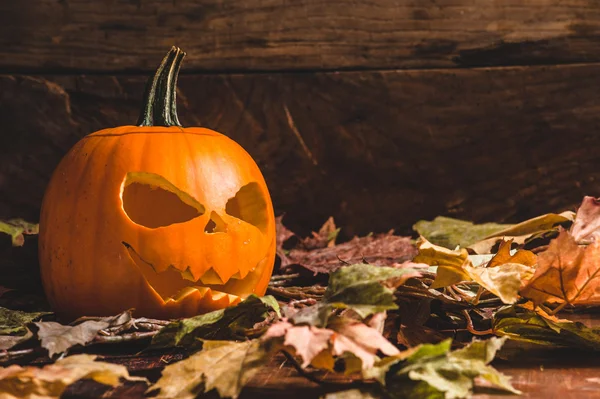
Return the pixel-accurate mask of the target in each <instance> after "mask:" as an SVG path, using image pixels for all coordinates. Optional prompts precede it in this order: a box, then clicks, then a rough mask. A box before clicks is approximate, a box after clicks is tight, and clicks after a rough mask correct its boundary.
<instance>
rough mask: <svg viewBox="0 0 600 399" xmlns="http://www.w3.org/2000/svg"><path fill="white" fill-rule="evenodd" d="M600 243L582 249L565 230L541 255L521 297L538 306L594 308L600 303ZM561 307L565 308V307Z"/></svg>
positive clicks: (522, 290)
mask: <svg viewBox="0 0 600 399" xmlns="http://www.w3.org/2000/svg"><path fill="white" fill-rule="evenodd" d="M599 259H600V242H594V243H592V244H591V245H589V246H587V247H586V248H583V247H580V246H579V245H578V244H577V242H576V241H575V238H574V237H573V236H572V235H571V234H570V233H569V232H567V231H566V230H561V232H560V234H559V235H558V237H557V238H556V239H554V240H552V241H551V242H550V245H549V246H548V249H547V250H546V251H544V252H542V253H541V254H539V255H538V266H537V269H536V271H535V274H534V275H533V277H532V278H531V279H530V280H529V281H528V282H527V283H526V284H525V285H524V287H523V288H522V289H521V291H520V292H521V295H522V296H524V297H526V298H529V299H531V300H532V301H533V302H534V303H535V304H536V305H539V304H542V303H544V302H554V303H562V304H564V305H566V304H570V305H573V304H591V303H595V302H598V301H600V279H599V277H600V268H599V267H598V266H597V263H598V260H599ZM564 305H562V306H564Z"/></svg>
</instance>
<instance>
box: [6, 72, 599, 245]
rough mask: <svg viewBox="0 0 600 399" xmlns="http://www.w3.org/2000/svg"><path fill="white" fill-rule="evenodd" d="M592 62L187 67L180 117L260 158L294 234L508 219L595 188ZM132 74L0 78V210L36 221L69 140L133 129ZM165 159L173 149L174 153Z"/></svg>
mask: <svg viewBox="0 0 600 399" xmlns="http://www.w3.org/2000/svg"><path fill="white" fill-rule="evenodd" d="M599 75H600V66H599V65H587V66H584V65H579V66H553V67H510V68H499V69H476V70H436V71H390V72H344V73H318V74H303V73H298V74H271V75H267V74H252V75H190V76H183V77H182V78H181V79H180V82H179V89H180V90H179V96H178V100H179V109H180V117H181V120H182V122H183V124H184V125H187V126H199V125H201V126H205V127H209V128H212V129H215V130H217V131H220V132H222V133H224V134H227V135H229V136H230V137H232V138H233V139H235V140H236V141H238V142H239V143H240V144H241V145H242V146H243V147H244V148H246V149H247V150H248V151H249V152H250V154H251V155H252V156H253V157H254V158H255V159H256V161H257V162H258V164H259V166H260V167H261V169H262V171H263V173H264V175H265V177H266V179H267V182H268V184H269V187H270V191H271V193H272V197H273V200H274V204H275V207H276V210H277V212H278V213H282V212H286V213H287V216H286V222H287V223H288V224H290V225H291V226H292V227H293V228H296V229H299V230H300V232H306V231H307V230H309V229H316V228H318V226H319V225H320V224H321V223H322V222H323V221H324V220H325V219H326V218H327V217H328V216H330V215H333V216H334V217H335V218H336V221H337V222H338V224H339V225H340V226H342V227H343V232H345V233H346V234H354V233H368V232H371V231H374V232H381V231H386V230H388V229H390V228H396V229H398V231H400V232H405V233H406V232H410V228H411V226H412V224H413V223H414V222H416V221H417V220H418V219H421V218H433V217H435V216H436V215H441V214H446V215H451V216H455V217H461V218H466V219H471V220H475V221H497V222H502V221H518V220H522V219H524V218H527V217H531V216H535V215H538V214H541V213H544V212H548V211H562V210H565V209H574V208H575V206H576V205H577V204H578V203H579V202H580V201H581V198H582V196H583V195H584V194H587V195H594V196H599V194H600V160H599V158H600V155H599V154H600V135H599V134H598V129H599V126H600V103H598V100H597V97H598V93H599V92H600V80H599V79H598V76H599ZM144 83H145V81H144V79H142V78H141V77H136V76H54V77H45V78H40V77H30V76H6V75H4V76H0V120H2V121H3V129H2V133H1V134H0V218H2V217H17V216H19V217H25V218H28V219H31V220H37V217H38V212H39V206H40V202H41V198H42V194H43V191H44V189H45V186H46V183H47V181H48V179H49V177H50V173H51V171H52V170H53V168H54V167H55V166H56V164H57V163H58V161H59V159H60V158H61V157H62V156H63V155H64V153H66V151H67V150H68V149H69V148H70V146H72V145H73V144H74V143H75V142H76V141H77V139H78V138H79V137H82V136H83V135H85V134H87V133H90V132H92V131H95V130H98V129H101V128H105V127H111V126H117V125H121V124H132V123H135V121H136V119H137V112H138V109H139V106H140V99H141V93H142V91H143V88H144ZM174 161H175V160H174Z"/></svg>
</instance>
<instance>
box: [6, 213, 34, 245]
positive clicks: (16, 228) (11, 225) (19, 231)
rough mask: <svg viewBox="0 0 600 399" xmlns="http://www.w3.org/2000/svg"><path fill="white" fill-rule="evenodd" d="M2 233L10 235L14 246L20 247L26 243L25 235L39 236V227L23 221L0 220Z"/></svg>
mask: <svg viewBox="0 0 600 399" xmlns="http://www.w3.org/2000/svg"><path fill="white" fill-rule="evenodd" d="M0 232H1V233H6V234H8V235H10V237H11V239H12V245H13V246H15V247H20V246H22V245H23V244H24V243H25V237H24V234H38V232H39V225H37V224H35V223H29V222H26V221H24V220H23V219H11V220H0Z"/></svg>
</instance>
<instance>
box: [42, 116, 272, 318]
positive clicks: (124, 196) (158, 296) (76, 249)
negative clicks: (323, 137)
mask: <svg viewBox="0 0 600 399" xmlns="http://www.w3.org/2000/svg"><path fill="white" fill-rule="evenodd" d="M39 243H40V246H39V258H40V267H41V275H42V282H43V285H44V289H45V291H46V295H47V297H48V299H49V301H50V304H51V305H52V307H53V308H54V309H55V311H56V312H57V313H58V314H59V315H60V316H61V317H64V318H75V317H79V316H83V315H98V316H102V315H112V314H116V313H118V312H121V311H123V310H125V309H128V308H135V309H136V311H135V313H136V315H143V316H147V317H160V318H176V317H189V316H193V315H196V314H200V313H204V312H208V311H212V310H215V309H219V308H223V307H227V306H230V305H233V304H235V303H238V302H239V301H240V300H242V299H243V298H245V297H247V296H248V295H250V294H256V295H259V296H262V295H264V293H265V291H266V288H267V285H268V282H269V280H270V277H271V273H272V269H273V265H274V260H275V218H274V212H273V206H272V203H271V199H270V196H269V192H268V189H267V185H266V183H265V181H264V178H263V176H262V174H261V172H260V170H259V168H258V166H257V165H256V163H255V162H254V161H253V160H252V158H251V157H250V155H249V154H248V153H247V152H246V151H245V150H244V149H243V148H242V147H241V146H239V145H238V144H237V143H235V142H234V141H233V140H231V139H229V138H228V137H226V136H224V135H222V134H220V133H217V132H215V131H212V130H209V129H204V128H181V127H179V126H171V127H164V126H141V127H140V126H122V127H117V128H113V129H105V130H101V131H98V132H95V133H93V134H90V135H88V136H86V137H84V138H83V139H82V140H81V141H79V142H78V143H77V144H76V145H75V146H74V147H73V148H72V149H71V150H70V151H69V152H68V153H67V155H66V156H65V157H64V158H63V160H62V161H61V162H60V164H59V165H58V167H57V169H56V170H55V172H54V174H53V176H52V178H51V180H50V183H49V186H48V188H47V190H46V194H45V196H44V200H43V203H42V211H41V217H40V235H39Z"/></svg>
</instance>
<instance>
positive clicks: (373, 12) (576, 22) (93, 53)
mask: <svg viewBox="0 0 600 399" xmlns="http://www.w3.org/2000/svg"><path fill="white" fill-rule="evenodd" d="M171 45H178V46H181V47H183V48H184V49H185V50H186V51H188V52H189V57H188V63H189V66H190V67H191V68H192V69H196V70H212V71H223V70H227V71H233V70H240V71H241V70H243V71H256V70H318V69H362V68H368V69H377V68H385V69H390V68H424V67H452V66H474V65H478V66H481V65H515V64H519V65H527V64H551V63H574V62H592V61H594V62H597V61H600V8H598V6H597V2H596V1H595V0H567V1H560V2H559V1H552V0H535V1H527V2H522V1H520V0H502V1H495V2H489V1H488V0H474V1H473V0H431V1H418V0H402V1H396V0H368V1H354V0H327V1H317V0H295V1H279V0H245V1H235V0H225V1H223V0H201V1H198V0H173V1H164V0H143V1H142V0H111V1H88V0H60V1H59V0H28V1H3V2H1V4H0V70H2V71H4V72H11V73H14V72H17V73H19V72H22V71H24V70H29V71H35V72H47V71H49V70H53V71H67V70H70V71H113V72H114V71H122V70H137V71H139V70H144V71H148V70H153V69H154V68H155V66H156V65H157V64H158V62H159V61H160V59H161V58H162V56H163V54H164V53H165V52H166V51H167V49H168V48H169V47H170V46H171Z"/></svg>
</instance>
